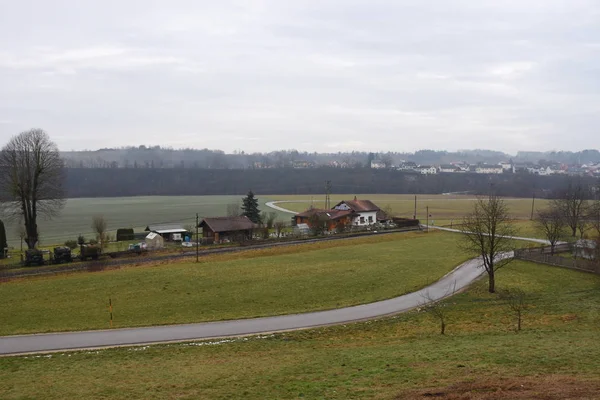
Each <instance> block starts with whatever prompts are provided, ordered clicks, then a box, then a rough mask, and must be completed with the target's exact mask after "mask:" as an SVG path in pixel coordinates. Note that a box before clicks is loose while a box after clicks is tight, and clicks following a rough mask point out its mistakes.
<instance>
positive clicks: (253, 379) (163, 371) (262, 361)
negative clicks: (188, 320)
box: [0, 262, 600, 399]
mask: <svg viewBox="0 0 600 400" xmlns="http://www.w3.org/2000/svg"><path fill="white" fill-rule="evenodd" d="M498 286H499V287H500V288H506V287H520V288H522V289H523V290H525V291H526V293H527V295H528V300H527V302H528V304H529V305H530V308H529V310H528V311H527V313H526V315H525V317H524V325H523V331H521V332H520V333H518V334H517V333H515V332H514V330H513V328H514V319H513V318H512V317H511V315H510V314H509V313H508V311H507V308H506V307H505V306H504V304H503V302H502V301H501V300H499V299H498V297H497V296H495V295H490V294H489V293H487V292H486V290H485V288H486V282H485V280H482V281H480V282H478V283H477V284H475V285H474V286H473V287H472V288H471V289H469V290H468V291H467V292H465V293H462V294H459V295H457V296H455V297H453V298H451V299H449V300H447V301H446V302H445V303H444V304H445V305H446V307H447V313H448V328H447V335H445V336H441V335H439V334H438V326H437V321H436V320H434V319H432V317H431V316H430V315H429V314H426V313H424V312H419V311H414V312H410V313H408V314H403V315H399V316H397V317H394V318H386V319H383V320H379V321H370V322H364V323H357V324H348V325H345V326H338V327H328V328H322V329H314V330H308V331H299V332H290V333H282V334H275V335H268V336H263V337H251V338H238V339H226V340H212V341H208V342H196V343H183V344H168V345H158V346H144V347H137V348H120V349H110V350H92V351H82V352H76V353H55V354H48V355H37V356H22V357H11V358H2V359H0V393H2V396H1V397H2V398H3V399H24V398H28V399H29V398H44V399H64V398H85V399H107V398H128V399H171V398H172V399H174V398H178V399H232V398H248V399H292V398H307V399H324V398H327V399H366V398H369V399H371V398H375V399H412V398H418V399H423V398H442V399H450V398H452V399H459V398H460V399H542V398H543V399H563V398H572V399H595V398H598V393H600V341H598V327H599V326H600V290H599V289H600V277H598V276H595V275H591V274H586V273H581V272H575V271H569V270H565V269H559V268H554V267H547V266H542V265H536V264H531V263H524V262H515V263H512V264H510V265H509V266H507V267H505V268H504V269H502V270H500V271H499V273H498Z"/></svg>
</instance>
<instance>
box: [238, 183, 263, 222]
mask: <svg viewBox="0 0 600 400" xmlns="http://www.w3.org/2000/svg"><path fill="white" fill-rule="evenodd" d="M242 210H243V212H242V215H245V216H246V217H248V218H249V219H250V221H252V222H254V223H255V224H260V222H261V221H260V210H259V209H258V199H257V198H255V197H254V192H252V190H251V191H249V192H248V195H247V196H246V197H244V198H243V199H242Z"/></svg>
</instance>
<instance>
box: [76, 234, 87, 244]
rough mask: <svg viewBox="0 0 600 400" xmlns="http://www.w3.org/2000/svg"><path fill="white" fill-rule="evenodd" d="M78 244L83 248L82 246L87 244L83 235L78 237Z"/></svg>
mask: <svg viewBox="0 0 600 400" xmlns="http://www.w3.org/2000/svg"><path fill="white" fill-rule="evenodd" d="M77 244H78V245H80V246H82V245H84V244H85V237H84V236H83V235H79V236H78V237H77Z"/></svg>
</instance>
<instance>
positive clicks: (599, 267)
mask: <svg viewBox="0 0 600 400" xmlns="http://www.w3.org/2000/svg"><path fill="white" fill-rule="evenodd" d="M565 249H566V250H565ZM554 251H555V252H565V251H569V252H570V251H571V246H570V244H568V243H566V244H560V245H557V246H555V249H554ZM550 252H551V249H550V246H546V247H534V248H529V249H518V250H515V258H516V259H519V260H526V261H533V262H538V263H542V264H548V265H554V266H557V267H563V268H570V269H577V270H580V271H587V272H592V273H595V274H600V262H597V261H596V262H594V261H589V260H584V259H575V258H567V257H561V256H557V255H552V254H550Z"/></svg>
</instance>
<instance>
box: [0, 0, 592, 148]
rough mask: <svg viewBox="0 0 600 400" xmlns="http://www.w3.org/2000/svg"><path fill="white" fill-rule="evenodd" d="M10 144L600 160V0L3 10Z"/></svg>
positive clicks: (109, 2)
mask: <svg viewBox="0 0 600 400" xmlns="http://www.w3.org/2000/svg"><path fill="white" fill-rule="evenodd" d="M0 37H1V38H2V39H1V40H0V94H1V95H0V144H4V143H5V142H6V141H7V140H8V139H9V138H10V136H11V135H13V134H16V133H18V132H20V131H22V130H26V129H29V128H32V127H40V128H43V129H45V130H46V131H47V132H48V133H49V134H50V136H51V137H52V138H53V139H54V141H55V142H56V143H57V144H58V145H59V147H60V149H61V150H72V149H75V150H79V149H97V148H101V147H119V146H127V145H140V144H145V145H161V146H172V147H175V148H179V147H196V148H205V147H207V148H212V149H222V150H225V151H227V152H231V151H234V150H245V151H247V152H248V151H268V150H275V149H292V148H295V149H298V150H301V151H303V150H308V151H318V152H337V151H348V150H366V151H387V150H389V151H414V150H417V149H422V148H428V149H436V150H442V149H446V150H457V149H466V148H468V149H471V148H486V149H494V150H501V151H506V152H509V153H515V152H516V151H517V150H581V149H586V148H595V149H597V148H599V147H600V133H599V131H600V1H598V0H589V1H585V0H565V1H559V0H489V1H485V0H456V1H450V0H438V1H433V0H429V1H428V0H405V1H399V0H395V1H394V0H389V1H385V0H364V1H358V0H295V1H292V0H254V1H252V0H248V1H227V0H219V1H213V0H211V1H194V0H180V1H178V0H169V1H149V0H144V1H141V0H140V1H137V0H118V1H116V0H102V1H99V0H98V1H92V0H90V1H84V0H81V1H76V0H52V1H49V0H18V1H17V0H0Z"/></svg>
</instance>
